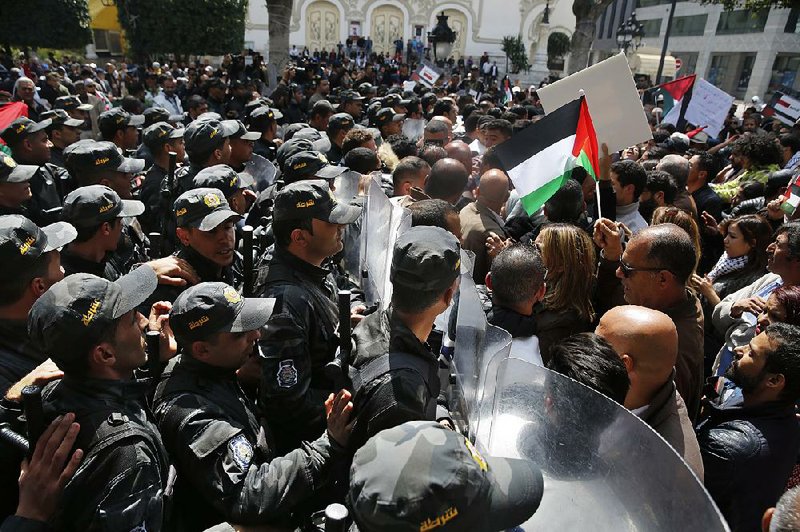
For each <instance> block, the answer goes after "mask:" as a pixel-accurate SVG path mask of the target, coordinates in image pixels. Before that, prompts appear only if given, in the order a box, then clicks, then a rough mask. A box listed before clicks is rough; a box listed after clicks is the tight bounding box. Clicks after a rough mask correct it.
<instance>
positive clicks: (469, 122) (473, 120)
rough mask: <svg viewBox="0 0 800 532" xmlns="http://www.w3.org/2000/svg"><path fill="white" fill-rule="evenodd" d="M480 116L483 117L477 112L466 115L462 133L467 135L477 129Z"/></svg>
mask: <svg viewBox="0 0 800 532" xmlns="http://www.w3.org/2000/svg"><path fill="white" fill-rule="evenodd" d="M481 116H483V114H482V113H480V112H478V111H475V112H473V113H472V114H470V115H467V118H466V119H465V120H464V131H466V132H467V133H472V132H473V131H475V130H476V129H478V120H480V118H481Z"/></svg>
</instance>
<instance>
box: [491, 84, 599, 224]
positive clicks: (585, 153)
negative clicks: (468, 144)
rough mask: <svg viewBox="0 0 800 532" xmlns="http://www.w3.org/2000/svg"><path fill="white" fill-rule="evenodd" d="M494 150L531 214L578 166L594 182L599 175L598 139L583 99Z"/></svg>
mask: <svg viewBox="0 0 800 532" xmlns="http://www.w3.org/2000/svg"><path fill="white" fill-rule="evenodd" d="M495 150H496V151H497V155H498V156H499V157H500V161H501V162H502V164H503V167H504V168H505V169H506V172H507V173H508V175H509V177H510V178H511V181H512V182H513V183H514V187H515V188H516V189H517V192H518V193H519V196H520V199H521V201H522V206H523V207H524V208H525V211H526V212H527V213H528V214H534V213H535V212H536V211H538V210H539V209H540V208H541V206H542V205H544V203H545V202H546V201H547V200H548V199H550V197H551V196H552V195H553V194H555V193H556V191H558V189H560V188H561V186H562V185H563V184H564V183H565V182H566V181H567V180H568V179H569V178H570V175H571V173H572V169H573V168H575V167H576V166H580V167H583V168H584V169H585V170H586V171H587V172H588V173H589V175H591V176H592V177H593V178H594V179H595V180H597V179H598V177H599V175H600V166H599V164H598V149H597V136H596V135H595V132H594V125H593V124H592V117H591V116H589V107H588V106H587V105H586V98H585V97H583V96H581V97H580V98H579V99H577V100H574V101H572V102H570V103H568V104H567V105H565V106H563V107H559V108H558V109H556V110H555V111H553V112H552V113H550V114H548V115H546V116H545V117H544V118H542V119H541V120H539V121H538V122H535V123H533V124H531V125H530V126H528V127H526V128H525V129H523V130H522V131H520V132H519V133H517V134H515V135H514V136H512V137H511V138H510V139H509V140H507V141H506V142H503V143H502V144H499V145H498V146H497V147H496V148H495Z"/></svg>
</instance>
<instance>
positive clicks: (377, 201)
mask: <svg viewBox="0 0 800 532" xmlns="http://www.w3.org/2000/svg"><path fill="white" fill-rule="evenodd" d="M364 214H365V215H364V216H363V218H362V227H361V246H360V248H361V250H360V251H361V257H360V264H361V267H360V272H359V273H360V275H359V279H360V280H361V289H362V290H363V291H364V295H365V297H366V300H367V304H368V305H374V304H382V305H384V306H385V305H387V304H388V302H389V301H390V300H391V297H392V283H391V281H390V278H389V273H390V271H391V268H392V253H393V252H394V243H395V241H397V237H398V236H399V235H401V234H403V233H404V232H405V231H406V230H408V228H410V227H411V213H410V212H409V211H408V209H405V208H403V207H401V206H399V205H397V204H394V203H392V202H391V201H389V198H388V196H386V194H385V193H384V192H383V190H382V189H381V186H380V184H379V183H378V182H377V181H376V180H375V179H370V181H369V189H368V191H367V198H366V203H365V205H364Z"/></svg>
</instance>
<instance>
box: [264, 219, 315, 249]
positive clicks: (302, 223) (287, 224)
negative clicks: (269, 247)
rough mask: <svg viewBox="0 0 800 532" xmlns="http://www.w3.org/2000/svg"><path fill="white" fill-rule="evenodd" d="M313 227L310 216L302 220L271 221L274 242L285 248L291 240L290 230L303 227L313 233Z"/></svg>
mask: <svg viewBox="0 0 800 532" xmlns="http://www.w3.org/2000/svg"><path fill="white" fill-rule="evenodd" d="M313 227H314V226H313V225H312V223H311V218H305V219H302V220H275V221H274V222H272V234H273V236H275V243H276V244H278V245H279V246H281V247H284V248H285V247H288V246H289V244H290V243H291V242H292V231H294V230H295V229H305V230H306V231H308V232H309V233H311V234H312V235H313V234H314V228H313Z"/></svg>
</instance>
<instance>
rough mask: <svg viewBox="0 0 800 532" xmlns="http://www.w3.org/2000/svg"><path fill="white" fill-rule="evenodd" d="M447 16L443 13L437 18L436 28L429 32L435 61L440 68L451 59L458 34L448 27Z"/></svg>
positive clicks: (429, 40)
mask: <svg viewBox="0 0 800 532" xmlns="http://www.w3.org/2000/svg"><path fill="white" fill-rule="evenodd" d="M447 19H448V17H447V15H445V14H444V12H442V13H441V14H439V15H438V16H437V17H436V20H437V21H438V22H437V23H436V27H434V28H433V29H432V30H431V31H429V32H428V42H430V43H431V48H432V49H433V61H434V63H436V64H437V65H438V66H441V63H443V62H444V61H446V60H447V58H448V57H450V52H452V50H453V43H454V42H456V37H457V33H456V32H455V31H453V29H452V28H451V27H450V26H448V25H447Z"/></svg>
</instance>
